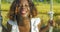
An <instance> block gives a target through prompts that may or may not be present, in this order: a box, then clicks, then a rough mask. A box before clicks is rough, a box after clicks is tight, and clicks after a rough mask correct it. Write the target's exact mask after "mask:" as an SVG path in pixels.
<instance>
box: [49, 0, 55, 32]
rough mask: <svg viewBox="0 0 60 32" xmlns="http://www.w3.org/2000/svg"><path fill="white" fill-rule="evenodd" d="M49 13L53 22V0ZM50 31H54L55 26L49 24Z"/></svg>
mask: <svg viewBox="0 0 60 32" xmlns="http://www.w3.org/2000/svg"><path fill="white" fill-rule="evenodd" d="M48 14H49V16H50V22H52V21H53V14H54V12H53V0H50V12H49V13H48ZM49 32H53V26H51V25H50V26H49Z"/></svg>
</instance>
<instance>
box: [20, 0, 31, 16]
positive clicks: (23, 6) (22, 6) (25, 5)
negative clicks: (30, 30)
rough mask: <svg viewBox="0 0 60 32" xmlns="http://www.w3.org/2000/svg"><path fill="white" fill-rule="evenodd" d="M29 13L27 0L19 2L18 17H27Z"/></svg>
mask: <svg viewBox="0 0 60 32" xmlns="http://www.w3.org/2000/svg"><path fill="white" fill-rule="evenodd" d="M29 13H30V8H29V4H28V1H27V0H22V1H21V2H20V15H21V16H22V17H28V15H29Z"/></svg>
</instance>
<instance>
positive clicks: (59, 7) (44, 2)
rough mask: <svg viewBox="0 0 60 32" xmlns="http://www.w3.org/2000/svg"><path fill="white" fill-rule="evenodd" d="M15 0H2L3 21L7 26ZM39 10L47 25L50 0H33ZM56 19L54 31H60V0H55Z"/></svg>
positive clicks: (39, 15)
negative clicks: (8, 15) (9, 12)
mask: <svg viewBox="0 0 60 32" xmlns="http://www.w3.org/2000/svg"><path fill="white" fill-rule="evenodd" d="M13 1H14V0H2V1H1V2H2V3H1V10H2V17H3V21H2V24H3V25H4V26H5V27H6V23H7V21H8V17H7V14H8V11H9V9H10V6H11V4H12V2H13ZM32 1H33V2H34V4H35V6H36V8H37V10H38V17H40V18H41V20H42V22H43V24H42V26H43V25H46V24H47V22H48V20H49V15H48V12H49V11H50V0H32ZM53 12H54V21H55V22H56V24H55V27H54V30H53V32H60V0H53Z"/></svg>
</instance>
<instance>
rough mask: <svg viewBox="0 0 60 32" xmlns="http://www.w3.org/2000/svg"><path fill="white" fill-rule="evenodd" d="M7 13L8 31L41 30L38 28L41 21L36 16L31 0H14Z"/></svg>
mask: <svg viewBox="0 0 60 32" xmlns="http://www.w3.org/2000/svg"><path fill="white" fill-rule="evenodd" d="M8 15H9V21H8V22H7V28H8V32H39V31H43V29H42V30H41V29H40V26H41V21H40V18H37V17H36V16H37V10H36V8H35V6H34V4H33V2H32V1H31V0H14V1H13V3H12V5H11V7H10V11H9V14H8ZM47 28H48V25H47ZM47 28H46V29H47ZM46 29H45V30H46Z"/></svg>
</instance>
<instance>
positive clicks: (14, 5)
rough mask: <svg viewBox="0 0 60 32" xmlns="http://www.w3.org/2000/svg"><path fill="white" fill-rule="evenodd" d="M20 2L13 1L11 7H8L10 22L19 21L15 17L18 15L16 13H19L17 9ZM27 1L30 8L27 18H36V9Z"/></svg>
mask: <svg viewBox="0 0 60 32" xmlns="http://www.w3.org/2000/svg"><path fill="white" fill-rule="evenodd" d="M20 1H21V0H14V1H13V3H12V5H11V7H10V10H9V13H8V17H9V19H10V20H17V19H19V17H18V16H17V15H18V11H19V8H18V7H19V5H20ZM27 1H28V4H29V7H30V15H29V18H30V17H35V16H37V9H36V7H35V5H34V3H33V2H32V0H27ZM16 18H17V19H16Z"/></svg>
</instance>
